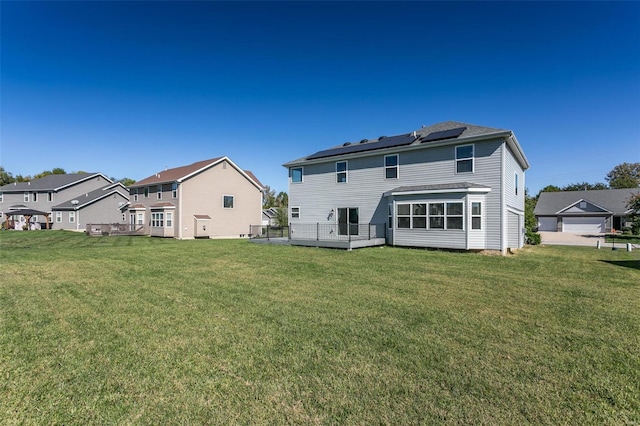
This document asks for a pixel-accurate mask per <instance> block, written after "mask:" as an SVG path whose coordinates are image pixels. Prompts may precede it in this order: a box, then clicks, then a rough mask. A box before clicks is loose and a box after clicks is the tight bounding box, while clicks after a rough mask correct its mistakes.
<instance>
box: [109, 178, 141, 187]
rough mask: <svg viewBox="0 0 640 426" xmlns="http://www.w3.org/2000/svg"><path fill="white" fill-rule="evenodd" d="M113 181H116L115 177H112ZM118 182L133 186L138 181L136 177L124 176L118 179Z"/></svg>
mask: <svg viewBox="0 0 640 426" xmlns="http://www.w3.org/2000/svg"><path fill="white" fill-rule="evenodd" d="M111 180H113V181H115V179H111ZM118 182H120V183H121V184H123V185H124V186H131V185H133V184H134V183H136V181H135V180H134V179H131V178H122V179H118Z"/></svg>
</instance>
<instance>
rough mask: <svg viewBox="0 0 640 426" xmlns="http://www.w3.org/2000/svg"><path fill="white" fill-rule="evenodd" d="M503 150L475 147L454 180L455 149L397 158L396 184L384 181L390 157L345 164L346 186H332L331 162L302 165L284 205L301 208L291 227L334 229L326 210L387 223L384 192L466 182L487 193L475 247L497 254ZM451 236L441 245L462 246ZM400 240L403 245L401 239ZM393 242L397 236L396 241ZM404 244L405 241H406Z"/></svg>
mask: <svg viewBox="0 0 640 426" xmlns="http://www.w3.org/2000/svg"><path fill="white" fill-rule="evenodd" d="M504 146H505V145H504V141H503V140H501V139H494V140H489V141H482V142H476V143H474V150H475V159H474V171H473V173H461V174H457V173H456V172H455V167H456V165H455V145H450V146H442V147H427V146H425V147H424V148H421V149H416V150H412V151H402V152H400V153H399V164H400V167H399V177H398V179H385V172H384V167H383V164H384V156H385V155H386V154H392V153H393V152H386V153H380V154H378V155H373V156H369V157H361V158H355V159H349V160H348V182H347V183H337V182H336V172H335V162H336V159H335V158H333V159H327V161H326V162H323V163H319V164H306V165H305V166H304V177H303V182H302V183H290V184H289V204H290V206H291V207H300V218H299V219H292V218H290V222H292V223H316V222H317V223H321V224H324V223H335V222H336V221H337V217H336V215H335V214H334V215H333V216H332V217H331V216H330V215H329V213H330V212H331V210H335V209H336V208H338V207H358V208H359V209H360V223H369V222H370V223H386V222H387V217H388V215H387V199H386V198H385V197H384V196H383V194H384V192H386V191H389V190H392V189H394V188H397V187H400V186H410V185H428V184H447V183H454V182H465V181H466V182H473V183H475V184H480V185H485V186H488V187H490V188H491V191H490V192H489V193H488V194H486V196H485V198H484V201H483V228H484V229H483V230H484V232H483V233H482V235H476V244H478V245H479V244H484V245H483V247H484V248H489V249H494V250H500V249H501V247H502V244H501V241H502V236H501V228H502V227H501V215H502V203H501V201H502V200H501V185H502V175H501V173H500V170H502V151H501V150H502V149H503V147H504ZM523 180H524V179H523ZM523 184H524V182H523ZM458 196H460V195H458ZM523 200H524V199H523ZM523 204H524V201H523ZM396 232H398V231H397V230H396ZM456 232H457V231H446V232H445V234H446V235H445V237H444V238H443V239H442V240H441V241H444V239H447V240H450V241H455V242H454V245H455V246H456V247H457V246H459V245H460V244H461V243H459V242H458V241H457V240H458V238H457V237H456V236H455V233H456ZM400 240H402V241H404V239H403V237H402V236H401V237H400ZM463 240H464V238H463ZM396 241H398V235H396ZM418 241H420V243H421V244H425V246H429V247H437V246H438V245H437V244H438V237H437V236H435V235H434V239H433V240H431V241H429V242H426V241H425V240H424V239H422V238H421V237H420V236H416V240H415V242H416V244H417V243H418ZM481 242H482V243H481ZM407 243H410V241H409V240H407ZM433 244H435V245H433ZM464 245H466V241H465V243H464ZM464 245H463V248H464Z"/></svg>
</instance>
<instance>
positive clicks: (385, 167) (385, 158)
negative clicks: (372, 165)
mask: <svg viewBox="0 0 640 426" xmlns="http://www.w3.org/2000/svg"><path fill="white" fill-rule="evenodd" d="M388 157H396V158H397V161H396V165H395V166H387V158H388ZM383 161H384V162H383V163H382V166H383V169H384V178H385V179H389V180H391V179H400V154H389V155H385V156H384V160H383ZM391 168H395V169H396V177H393V178H388V177H387V169H391Z"/></svg>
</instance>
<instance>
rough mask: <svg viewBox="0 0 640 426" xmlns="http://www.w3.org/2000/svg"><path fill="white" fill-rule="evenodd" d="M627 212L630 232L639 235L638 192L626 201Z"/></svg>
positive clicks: (639, 197)
mask: <svg viewBox="0 0 640 426" xmlns="http://www.w3.org/2000/svg"><path fill="white" fill-rule="evenodd" d="M627 207H628V208H629V210H631V211H630V212H629V219H631V232H633V233H634V234H635V235H640V192H639V193H637V194H633V195H632V196H631V198H629V201H627Z"/></svg>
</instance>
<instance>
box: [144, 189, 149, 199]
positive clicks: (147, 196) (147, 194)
mask: <svg viewBox="0 0 640 426" xmlns="http://www.w3.org/2000/svg"><path fill="white" fill-rule="evenodd" d="M144 198H149V187H148V186H147V187H145V188H144Z"/></svg>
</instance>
